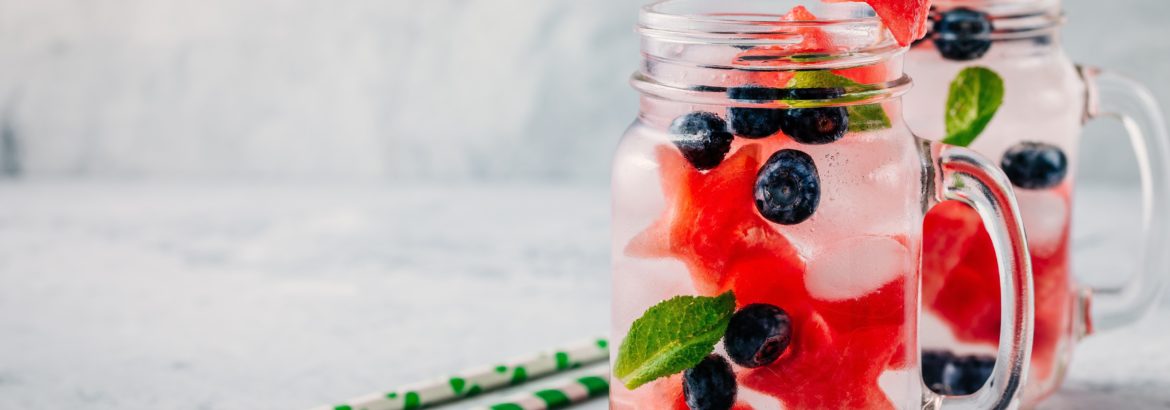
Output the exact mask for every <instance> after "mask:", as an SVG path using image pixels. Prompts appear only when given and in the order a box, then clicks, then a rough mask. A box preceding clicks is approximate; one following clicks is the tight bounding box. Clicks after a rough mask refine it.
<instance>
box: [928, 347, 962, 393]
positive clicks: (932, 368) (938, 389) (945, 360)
mask: <svg viewBox="0 0 1170 410" xmlns="http://www.w3.org/2000/svg"><path fill="white" fill-rule="evenodd" d="M953 360H955V355H953V354H951V352H947V351H938V350H934V351H931V350H928V351H924V352H922V382H923V383H925V384H926V387H929V388H930V389H931V390H934V392H935V393H945V392H946V385H945V384H943V370H945V369H946V366H947V364H949V363H950V362H951V361H953Z"/></svg>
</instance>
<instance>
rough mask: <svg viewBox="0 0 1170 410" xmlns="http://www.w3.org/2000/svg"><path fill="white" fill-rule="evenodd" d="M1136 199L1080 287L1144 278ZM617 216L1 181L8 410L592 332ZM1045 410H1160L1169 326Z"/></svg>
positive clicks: (511, 204) (200, 399)
mask: <svg viewBox="0 0 1170 410" xmlns="http://www.w3.org/2000/svg"><path fill="white" fill-rule="evenodd" d="M1134 195H1135V194H1134V191H1133V190H1131V189H1126V188H1124V187H1122V188H1118V187H1109V186H1087V187H1085V188H1084V189H1082V195H1081V200H1080V202H1078V206H1079V211H1078V212H1077V214H1076V218H1077V221H1078V229H1077V232H1076V236H1077V238H1078V242H1077V243H1078V246H1077V250H1076V255H1077V256H1076V259H1077V266H1078V270H1083V271H1086V272H1094V273H1098V274H1100V273H1107V274H1112V273H1116V272H1121V271H1125V269H1127V268H1128V267H1131V266H1132V265H1133V263H1132V262H1131V261H1130V260H1131V259H1132V257H1131V256H1130V255H1131V254H1130V252H1132V250H1133V248H1134V247H1133V245H1134V242H1133V240H1132V239H1113V238H1114V237H1113V236H1112V235H1115V234H1125V233H1127V232H1133V231H1134V230H1135V229H1136V226H1137V220H1136V212H1134V210H1135V208H1133V207H1132V206H1127V204H1131V203H1132V201H1133V197H1134ZM608 214H609V207H608V195H607V191H606V188H605V187H566V186H557V185H552V184H549V185H484V186H457V187H447V188H431V187H425V186H394V185H387V184H374V183H368V184H341V185H337V184H327V183H320V184H308V185H306V184H299V185H291V184H263V185H258V184H245V183H238V182H230V183H229V182H184V183H166V182H149V181H146V182H143V181H139V182H96V181H90V182H62V181H16V182H12V181H9V182H3V183H0V408H26V409H61V408H86V409H114V408H117V409H138V408H176V409H182V408H195V409H243V408H265V409H267V408H273V409H297V408H308V407H312V406H316V405H320V404H328V403H333V402H336V401H338V400H341V399H345V398H348V397H351V396H355V395H359V394H363V393H368V392H373V391H379V390H384V389H387V388H390V387H394V386H397V385H400V384H404V383H407V382H411V381H415V380H418V379H420V378H431V377H434V376H441V375H443V374H445V373H448V372H451V371H455V370H458V369H462V368H466V367H468V366H476V365H482V364H486V363H488V362H494V361H498V360H501V359H506V358H509V357H513V356H516V355H521V354H524V353H527V352H531V351H535V350H540V349H542V348H546V347H552V346H556V345H558V344H562V343H564V342H566V341H571V340H574V339H577V338H581V337H589V336H592V335H595V334H600V333H603V332H605V330H606V328H607V326H608V321H609V317H608V297H609V294H610V290H609V286H610V285H609V278H608V273H607V272H608V253H609V245H608V241H609V238H608V217H609V215H608ZM1097 279H1101V278H1097ZM1105 279H1107V278H1105ZM549 382H551V381H546V382H545V383H549ZM513 393H514V392H504V393H501V395H507V394H513ZM495 398H499V395H494V396H487V397H484V398H482V399H481V400H480V401H479V402H477V403H480V404H482V403H484V402H486V401H489V400H492V399H495ZM466 405H467V404H463V405H460V406H453V407H455V408H462V407H464V406H466ZM604 407H605V402H604V400H601V401H595V402H592V403H590V404H589V405H587V406H583V407H582V408H591V409H601V408H604ZM1046 407H1047V408H1051V409H1101V408H1170V310H1165V309H1162V310H1159V311H1157V312H1156V314H1155V315H1153V316H1152V317H1151V318H1149V319H1148V320H1147V321H1145V322H1143V323H1141V324H1139V325H1137V326H1134V327H1131V328H1129V329H1125V330H1122V331H1118V332H1114V333H1108V334H1101V335H1096V336H1093V337H1091V338H1089V339H1087V340H1086V341H1085V342H1084V343H1083V344H1082V345H1080V346H1079V347H1078V351H1077V357H1076V360H1075V362H1074V364H1073V365H1072V368H1071V375H1070V379H1069V381H1068V383H1067V384H1066V386H1065V388H1064V389H1063V390H1062V391H1061V392H1060V394H1059V395H1058V396H1056V397H1055V398H1053V399H1052V400H1050V401H1049V402H1048V403H1047V404H1046Z"/></svg>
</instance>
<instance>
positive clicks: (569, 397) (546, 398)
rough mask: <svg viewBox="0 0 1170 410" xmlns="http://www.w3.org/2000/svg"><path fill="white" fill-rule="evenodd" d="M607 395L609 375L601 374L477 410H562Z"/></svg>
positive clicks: (606, 373)
mask: <svg viewBox="0 0 1170 410" xmlns="http://www.w3.org/2000/svg"><path fill="white" fill-rule="evenodd" d="M607 394H609V373H608V372H601V373H597V374H593V375H590V376H585V377H581V378H578V379H576V380H574V381H572V382H569V383H565V384H562V385H560V386H557V387H554V388H551V389H544V390H539V391H536V392H533V393H527V394H523V395H518V396H516V397H513V398H512V399H511V400H509V401H506V402H503V403H497V404H494V405H491V406H488V407H481V408H480V409H478V410H552V409H563V408H565V407H569V406H571V405H573V404H576V403H581V402H584V401H586V400H589V399H592V398H594V397H601V396H605V395H607Z"/></svg>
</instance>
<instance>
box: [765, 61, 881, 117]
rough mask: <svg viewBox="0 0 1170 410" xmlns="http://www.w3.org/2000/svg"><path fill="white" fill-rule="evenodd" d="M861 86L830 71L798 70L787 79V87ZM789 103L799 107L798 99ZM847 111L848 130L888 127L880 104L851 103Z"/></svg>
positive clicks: (853, 98)
mask: <svg viewBox="0 0 1170 410" xmlns="http://www.w3.org/2000/svg"><path fill="white" fill-rule="evenodd" d="M858 86H861V84H860V83H858V82H856V81H853V80H850V79H849V78H847V77H843V76H840V75H837V74H833V73H832V72H830V71H825V70H817V71H798V72H796V74H795V75H793V76H792V79H791V80H789V81H788V85H787V87H788V88H850V87H858ZM859 99H860V98H857V97H848V96H846V97H842V98H840V99H838V101H841V102H846V103H848V102H853V101H857V100H859ZM789 105H791V106H793V107H796V108H801V105H804V104H801V103H800V102H799V101H791V102H789ZM846 111H847V112H848V113H849V131H850V132H863V131H872V130H880V129H886V128H890V117H889V116H887V115H886V111H885V110H884V109H882V106H881V104H868V105H852V106H849V107H847V108H846Z"/></svg>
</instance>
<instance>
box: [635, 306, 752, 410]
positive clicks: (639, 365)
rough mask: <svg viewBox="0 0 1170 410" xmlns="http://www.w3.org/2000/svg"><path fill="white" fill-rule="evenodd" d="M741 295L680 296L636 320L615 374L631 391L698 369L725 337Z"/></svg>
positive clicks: (648, 310) (652, 308)
mask: <svg viewBox="0 0 1170 410" xmlns="http://www.w3.org/2000/svg"><path fill="white" fill-rule="evenodd" d="M734 312H735V295H734V294H732V293H731V292H727V293H724V294H722V295H719V296H717V297H702V296H677V297H674V298H672V299H669V300H666V301H663V302H662V303H659V304H657V305H654V306H653V307H651V308H650V309H647V310H646V313H643V314H642V317H640V318H638V320H635V321H634V324H633V325H631V326H630V331H629V333H627V334H626V338H625V340H623V341H622V345H621V347H619V348H618V357H617V363H616V364H615V365H614V375H615V376H617V378H618V379H619V380H621V382H622V384H624V385H625V386H626V387H627V388H629V389H631V390H632V389H636V388H638V387H640V386H642V385H643V384H646V383H649V382H651V381H654V380H655V379H658V378H660V377H666V376H670V375H673V374H676V373H679V372H682V371H683V370H686V369H689V368H692V367H694V366H695V365H697V364H699V362H700V361H702V360H703V358H704V357H707V355H709V354H711V352H712V351H714V350H715V344H716V343H718V342H719V339H721V338H723V333H724V332H726V331H727V324H728V323H729V322H730V321H731V314H732V313H734Z"/></svg>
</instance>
